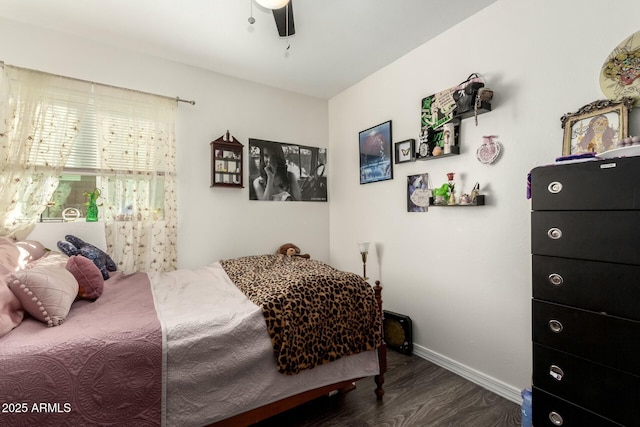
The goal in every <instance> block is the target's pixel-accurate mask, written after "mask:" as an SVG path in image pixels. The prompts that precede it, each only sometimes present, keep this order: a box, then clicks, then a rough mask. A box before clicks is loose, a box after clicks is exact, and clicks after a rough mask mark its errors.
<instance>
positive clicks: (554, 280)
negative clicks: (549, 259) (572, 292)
mask: <svg viewBox="0 0 640 427" xmlns="http://www.w3.org/2000/svg"><path fill="white" fill-rule="evenodd" d="M549 283H551V284H552V285H554V286H561V285H562V284H563V283H564V279H563V278H562V276H561V275H559V274H558V273H551V274H550V275H549Z"/></svg>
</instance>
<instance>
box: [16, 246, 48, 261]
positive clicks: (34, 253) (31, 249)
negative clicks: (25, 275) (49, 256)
mask: <svg viewBox="0 0 640 427" xmlns="http://www.w3.org/2000/svg"><path fill="white" fill-rule="evenodd" d="M16 246H17V247H18V250H19V251H20V259H19V262H20V268H24V267H25V266H26V265H27V264H28V263H30V262H33V261H35V260H38V259H40V258H42V257H43V256H44V255H45V253H47V252H48V251H47V250H46V249H45V248H44V246H43V245H42V243H40V242H36V241H35V240H21V241H18V242H16Z"/></svg>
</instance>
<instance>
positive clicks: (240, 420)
mask: <svg viewBox="0 0 640 427" xmlns="http://www.w3.org/2000/svg"><path fill="white" fill-rule="evenodd" d="M373 290H374V292H375V295H376V301H377V302H378V310H379V313H380V316H381V317H382V316H383V313H384V312H383V310H382V286H380V281H379V280H376V284H375V286H374V287H373ZM383 320H384V319H383ZM382 332H383V338H384V330H383V331H382ZM377 351H378V366H379V368H380V373H379V374H378V375H376V376H375V377H374V381H375V384H376V389H375V394H376V397H377V399H378V400H382V396H383V395H384V389H383V388H382V386H383V384H384V374H385V372H386V371H387V345H386V344H385V343H384V341H383V343H382V345H381V346H380V347H378V350H377ZM360 379H362V378H353V379H348V380H345V381H341V382H339V383H335V384H330V385H327V386H324V387H319V388H316V389H313V390H308V391H305V392H303V393H299V394H296V395H293V396H291V397H288V398H286V399H282V400H278V401H276V402H273V403H269V404H267V405H264V406H261V407H259V408H256V409H252V410H250V411H247V412H243V413H242V414H238V415H235V416H233V417H231V418H227V419H225V420H222V421H218V422H216V423H213V424H210V425H209V426H208V427H240V426H249V425H251V424H255V423H257V422H259V421H262V420H265V419H267V418H270V417H272V416H274V415H278V414H280V413H282V412H285V411H288V410H289V409H292V408H295V407H296V406H299V405H302V404H304V403H307V402H310V401H311V400H314V399H317V398H319V397H322V396H326V395H328V394H329V393H331V392H333V391H336V390H337V391H339V392H347V391H350V390H353V389H354V388H355V382H356V381H358V380H360Z"/></svg>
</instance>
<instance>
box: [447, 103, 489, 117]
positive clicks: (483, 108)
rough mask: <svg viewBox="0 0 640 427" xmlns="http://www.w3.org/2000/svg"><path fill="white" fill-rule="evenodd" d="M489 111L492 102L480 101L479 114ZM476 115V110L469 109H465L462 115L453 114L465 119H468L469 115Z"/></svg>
mask: <svg viewBox="0 0 640 427" xmlns="http://www.w3.org/2000/svg"><path fill="white" fill-rule="evenodd" d="M489 111H491V104H490V103H489V102H487V101H482V102H481V103H480V107H478V111H477V115H478V116H479V115H480V114H484V113H488V112H489ZM475 115H476V112H475V111H474V110H469V111H465V112H464V113H462V114H460V115H457V116H453V118H454V119H460V120H463V119H468V118H469V117H473V116H475Z"/></svg>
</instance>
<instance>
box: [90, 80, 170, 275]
mask: <svg viewBox="0 0 640 427" xmlns="http://www.w3.org/2000/svg"><path fill="white" fill-rule="evenodd" d="M95 100H96V102H95V103H96V118H97V130H98V132H97V133H98V150H99V152H100V156H99V163H100V165H101V168H100V182H101V186H102V188H101V192H102V195H103V196H104V197H103V198H104V206H103V207H102V208H101V209H102V218H103V220H104V221H105V226H106V238H107V248H108V251H109V253H111V254H113V258H114V260H115V262H116V263H117V264H118V269H119V270H121V271H124V272H133V271H168V270H175V269H176V266H177V251H176V246H177V200H176V191H175V189H176V182H175V168H176V166H175V125H174V121H175V109H176V104H177V102H176V101H175V100H172V99H168V98H164V97H159V96H154V95H149V94H145V93H140V92H134V91H127V90H123V89H119V88H113V87H108V86H96V87H95Z"/></svg>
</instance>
